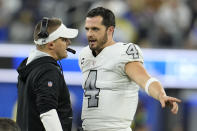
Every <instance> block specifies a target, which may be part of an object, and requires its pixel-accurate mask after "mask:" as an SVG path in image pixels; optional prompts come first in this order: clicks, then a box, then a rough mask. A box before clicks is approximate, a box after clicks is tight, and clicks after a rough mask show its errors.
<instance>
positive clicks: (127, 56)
mask: <svg viewBox="0 0 197 131" xmlns="http://www.w3.org/2000/svg"><path fill="white" fill-rule="evenodd" d="M120 61H121V62H122V63H124V64H126V63H128V62H133V61H139V62H141V63H143V62H144V60H143V54H142V51H141V49H140V48H139V46H137V45H135V44H133V43H129V44H126V45H123V48H122V52H121V58H120Z"/></svg>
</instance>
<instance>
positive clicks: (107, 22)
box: [86, 7, 116, 28]
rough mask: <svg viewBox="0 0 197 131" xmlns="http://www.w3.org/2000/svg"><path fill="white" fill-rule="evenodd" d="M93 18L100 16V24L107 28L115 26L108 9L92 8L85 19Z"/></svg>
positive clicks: (111, 13) (113, 16)
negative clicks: (101, 19)
mask: <svg viewBox="0 0 197 131" xmlns="http://www.w3.org/2000/svg"><path fill="white" fill-rule="evenodd" d="M95 16H101V17H102V18H103V21H102V24H103V25H104V26H106V27H107V28H108V27H110V26H114V27H115V26H116V22H115V15H114V13H113V12H112V11H111V10H109V9H106V8H103V7H97V8H94V9H92V10H90V11H89V12H88V14H87V16H86V17H90V18H91V17H95Z"/></svg>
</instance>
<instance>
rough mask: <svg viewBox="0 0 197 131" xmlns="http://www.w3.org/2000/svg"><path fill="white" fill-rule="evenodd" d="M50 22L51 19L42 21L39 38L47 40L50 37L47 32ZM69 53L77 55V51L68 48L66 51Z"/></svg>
mask: <svg viewBox="0 0 197 131" xmlns="http://www.w3.org/2000/svg"><path fill="white" fill-rule="evenodd" d="M48 21H49V18H47V17H44V18H43V19H42V21H41V26H40V32H39V33H38V37H39V38H44V39H46V38H47V37H48V36H49V33H48V32H47V27H48ZM66 50H67V51H68V52H71V53H73V54H75V53H76V51H75V50H73V49H71V48H67V49H66Z"/></svg>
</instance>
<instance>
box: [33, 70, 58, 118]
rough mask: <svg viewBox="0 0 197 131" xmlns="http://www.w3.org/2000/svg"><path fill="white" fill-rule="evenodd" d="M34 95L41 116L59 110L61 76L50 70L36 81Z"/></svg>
mask: <svg viewBox="0 0 197 131" xmlns="http://www.w3.org/2000/svg"><path fill="white" fill-rule="evenodd" d="M35 83H36V84H35V85H34V88H33V93H34V94H35V96H36V101H35V102H36V106H37V110H38V111H39V113H40V114H43V113H45V112H48V111H49V110H51V109H57V106H58V96H59V87H60V74H59V73H58V72H57V71H56V70H48V71H45V72H44V73H42V74H41V75H40V77H39V78H38V79H37V80H36V82H35Z"/></svg>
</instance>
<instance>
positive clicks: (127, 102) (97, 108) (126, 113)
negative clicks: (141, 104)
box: [79, 43, 143, 131]
mask: <svg viewBox="0 0 197 131" xmlns="http://www.w3.org/2000/svg"><path fill="white" fill-rule="evenodd" d="M132 61H139V62H142V63H143V57H142V52H141V50H140V48H139V47H138V46H137V45H135V44H132V43H129V44H126V43H116V44H113V45H111V46H108V47H105V48H104V49H103V50H102V51H101V52H100V53H99V54H98V55H97V56H96V57H94V56H93V54H92V51H91V50H90V48H89V46H87V47H85V48H84V49H82V51H81V53H80V55H79V66H80V68H81V71H82V74H83V75H82V76H83V88H84V96H83V107H82V121H83V123H82V126H83V128H84V129H85V130H98V131H108V130H110V131H111V130H116V131H117V130H121V129H126V128H128V127H130V125H131V122H132V120H133V117H134V114H135V112H136V108H137V103H138V90H139V87H138V86H137V84H136V83H135V82H134V81H132V80H130V79H129V77H128V76H127V75H126V73H125V69H124V68H125V64H126V63H128V62H132Z"/></svg>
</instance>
